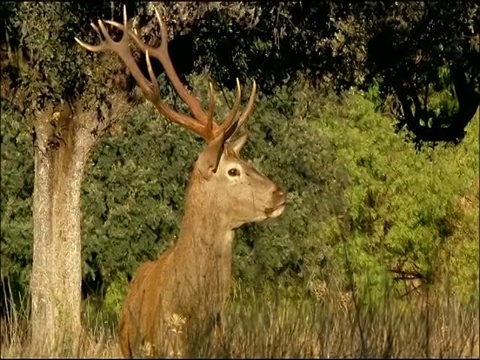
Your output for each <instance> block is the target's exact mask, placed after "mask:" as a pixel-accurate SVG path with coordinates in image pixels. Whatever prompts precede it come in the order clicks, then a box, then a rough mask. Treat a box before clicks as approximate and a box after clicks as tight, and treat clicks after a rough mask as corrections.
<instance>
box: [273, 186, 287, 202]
mask: <svg viewBox="0 0 480 360" xmlns="http://www.w3.org/2000/svg"><path fill="white" fill-rule="evenodd" d="M273 195H274V196H276V197H278V198H282V199H285V191H284V190H283V189H282V188H279V187H277V188H276V189H275V190H274V191H273Z"/></svg>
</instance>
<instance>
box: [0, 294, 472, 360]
mask: <svg viewBox="0 0 480 360" xmlns="http://www.w3.org/2000/svg"><path fill="white" fill-rule="evenodd" d="M223 320H224V331H223V334H222V335H221V337H219V338H217V340H214V339H213V338H211V337H206V336H204V335H202V333H201V331H196V330H195V329H189V330H187V332H188V339H189V341H188V347H189V351H191V353H192V354H194V356H196V357H322V358H329V357H386V358H396V357H404V358H407V357H428V358H451V357H471V358H478V356H479V355H480V353H479V326H480V323H479V304H478V296H475V297H474V296H472V300H471V301H470V302H469V303H467V304H460V303H458V302H457V301H456V300H455V298H454V297H453V296H452V295H450V296H446V295H445V294H439V293H438V292H433V291H432V292H431V293H427V292H425V291H423V292H422V293H420V294H419V293H416V292H414V293H412V294H410V295H408V296H407V297H404V298H401V299H400V298H399V297H397V296H393V295H392V296H390V295H388V296H385V298H384V300H383V301H382V302H381V303H379V304H375V306H373V305H371V304H370V305H368V304H366V303H365V302H364V301H362V299H359V298H358V296H356V294H352V293H341V292H335V291H328V290H327V291H326V292H323V293H322V292H320V294H317V298H316V299H303V300H298V301H295V300H287V299H286V298H282V297H280V296H278V297H277V298H276V299H274V298H272V297H271V296H269V297H268V298H267V297H264V296H255V295H253V294H250V293H248V292H245V291H243V293H241V295H238V294H237V295H235V297H234V301H233V302H232V303H231V304H230V306H229V307H228V308H227V310H226V312H225V314H224V317H223ZM86 323H90V325H89V326H88V328H89V329H88V331H87V332H86V333H85V335H84V336H82V338H81V339H80V342H79V346H78V347H77V348H76V350H70V349H69V350H60V351H58V352H57V353H55V354H42V355H43V356H65V357H96V358H98V357H121V353H120V350H119V347H118V341H117V335H116V329H115V324H107V323H105V322H103V321H102V318H101V315H100V316H98V314H97V317H96V319H86ZM1 330H2V331H1V344H0V350H1V356H2V357H30V356H38V355H39V354H38V352H36V351H35V349H31V348H29V346H28V339H27V335H26V334H27V332H28V320H27V319H26V317H25V314H24V313H22V311H12V312H11V316H10V317H8V318H4V319H2V323H1ZM158 355H162V354H157V356H158Z"/></svg>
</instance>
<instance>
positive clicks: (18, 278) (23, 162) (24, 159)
mask: <svg viewBox="0 0 480 360" xmlns="http://www.w3.org/2000/svg"><path fill="white" fill-rule="evenodd" d="M1 114H2V121H0V129H1V131H0V133H1V135H0V137H1V149H2V157H1V174H2V176H1V186H0V207H1V209H2V210H1V213H2V215H1V226H0V243H1V249H2V251H1V254H0V256H1V264H2V267H1V274H2V280H3V277H6V276H8V277H9V278H10V280H11V281H12V282H13V283H16V284H17V285H21V287H23V286H24V285H25V284H26V283H28V281H29V276H30V269H31V252H32V236H33V233H32V225H33V224H32V212H31V206H32V194H33V143H32V139H31V135H30V128H29V127H28V126H27V125H26V124H25V123H23V122H22V121H21V118H20V116H19V114H18V113H16V112H15V111H13V109H12V107H11V106H10V104H8V103H7V102H5V101H2V102H1ZM18 290H20V289H18ZM15 295H16V294H15Z"/></svg>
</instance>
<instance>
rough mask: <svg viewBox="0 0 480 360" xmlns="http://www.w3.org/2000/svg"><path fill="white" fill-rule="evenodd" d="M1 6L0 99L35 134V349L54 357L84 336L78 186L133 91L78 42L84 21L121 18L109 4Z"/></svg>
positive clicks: (117, 71) (118, 72) (103, 60)
mask: <svg viewBox="0 0 480 360" xmlns="http://www.w3.org/2000/svg"><path fill="white" fill-rule="evenodd" d="M2 6H3V8H4V9H6V10H7V12H6V13H7V14H8V15H7V16H8V17H7V18H4V22H3V24H4V25H6V30H7V31H6V32H4V33H3V34H4V36H5V37H4V38H3V39H2V40H3V44H4V45H6V52H4V54H5V53H6V59H5V61H4V63H5V65H6V67H5V70H6V71H5V72H3V71H2V98H3V99H5V98H6V99H8V100H9V101H8V103H7V105H6V106H9V107H11V108H13V109H14V111H16V112H17V114H18V116H17V119H18V120H19V121H25V122H27V123H28V124H29V125H30V126H32V129H33V130H32V135H33V147H34V150H33V154H34V174H35V175H34V187H33V188H34V191H33V202H32V212H33V265H32V273H31V282H30V292H31V299H32V313H31V314H32V318H31V319H32V344H33V347H34V348H35V349H37V351H40V353H44V352H46V353H48V351H49V350H50V349H52V347H54V346H56V345H59V341H60V340H74V339H76V338H77V335H78V334H79V331H80V329H81V321H80V316H81V312H80V310H81V307H80V305H81V292H80V289H81V279H82V270H81V264H82V258H81V226H80V225H81V212H80V194H81V185H82V181H83V178H84V174H85V167H86V164H87V160H88V158H89V156H90V154H91V152H92V150H93V148H94V146H95V144H96V143H97V141H98V139H99V138H100V137H101V136H102V135H103V134H104V133H105V132H106V131H107V130H108V129H109V128H110V127H111V126H112V124H114V123H115V121H117V120H118V119H120V118H121V117H122V116H124V115H125V114H126V112H127V111H128V109H129V107H130V105H129V103H128V97H127V92H126V90H127V82H126V77H125V76H124V73H123V72H122V71H121V70H122V69H121V68H119V66H118V65H116V64H117V63H115V62H110V61H109V58H108V57H102V58H98V57H96V56H94V55H93V56H92V55H91V54H86V53H85V51H83V50H81V49H79V48H78V46H76V45H75V42H74V36H75V35H77V36H78V35H79V34H82V33H84V32H85V31H84V30H83V27H84V26H85V24H88V22H87V19H91V18H92V17H94V16H98V15H104V16H107V14H108V16H112V15H113V14H114V13H115V11H116V10H117V9H111V8H110V7H109V6H108V4H107V3H100V4H97V5H89V6H85V5H81V4H77V3H68V2H63V3H47V2H39V3H30V2H22V3H4V4H2ZM85 38H87V39H89V38H91V36H87V35H86V36H85ZM2 65H3V63H2ZM12 121H14V120H12ZM63 336H64V337H65V338H64V339H62V338H61V337H63Z"/></svg>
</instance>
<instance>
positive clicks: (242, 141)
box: [232, 133, 248, 156]
mask: <svg viewBox="0 0 480 360" xmlns="http://www.w3.org/2000/svg"><path fill="white" fill-rule="evenodd" d="M247 138H248V134H247V133H245V134H243V135H242V136H240V137H239V138H238V139H237V140H235V141H234V142H233V143H232V149H233V151H235V154H237V156H239V155H240V151H242V148H243V145H245V143H246V142H247Z"/></svg>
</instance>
